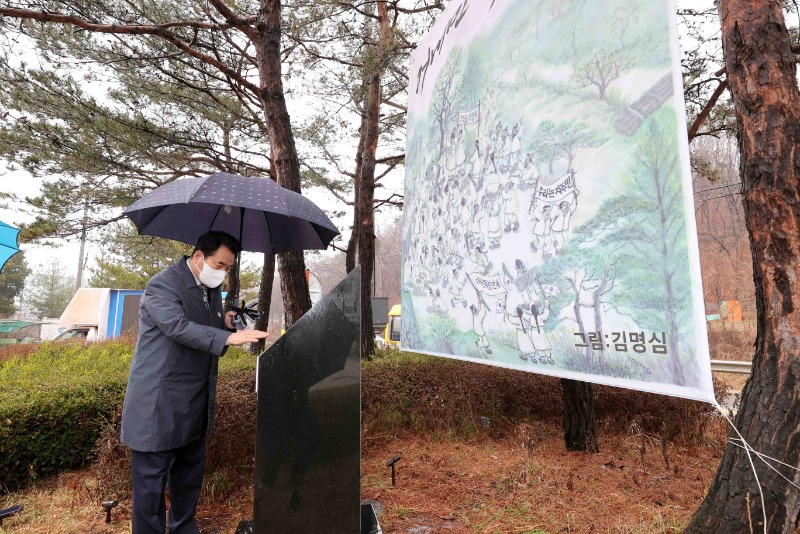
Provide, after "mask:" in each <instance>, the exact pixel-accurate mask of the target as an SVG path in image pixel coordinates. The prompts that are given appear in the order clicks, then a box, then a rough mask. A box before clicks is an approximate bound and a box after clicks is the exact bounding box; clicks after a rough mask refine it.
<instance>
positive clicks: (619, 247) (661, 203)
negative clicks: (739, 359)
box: [401, 0, 714, 402]
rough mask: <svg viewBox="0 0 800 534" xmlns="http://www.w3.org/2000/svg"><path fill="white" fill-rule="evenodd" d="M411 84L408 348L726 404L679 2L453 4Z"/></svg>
mask: <svg viewBox="0 0 800 534" xmlns="http://www.w3.org/2000/svg"><path fill="white" fill-rule="evenodd" d="M409 75H410V83H409V107H408V131H407V150H406V195H405V213H404V225H403V282H402V313H403V322H402V333H401V343H402V346H403V348H404V349H405V350H412V351H418V352H422V353H427V354H434V355H438V356H444V357H452V358H459V359H466V360H471V361H477V362H482V363H487V364H492V365H499V366H503V367H509V368H514V369H522V370H526V371H532V372H537V373H544V374H551V375H555V376H562V377H567V378H573V379H579V380H587V381H591V382H597V383H604V384H610V385H616V386H622V387H629V388H634V389H641V390H646V391H653V392H658V393H664V394H670V395H675V396H681V397H687V398H694V399H700V400H706V401H710V402H713V398H714V397H713V389H712V385H711V369H710V364H709V354H708V341H707V338H706V330H705V321H704V319H705V313H704V308H703V299H702V288H701V283H700V267H699V257H698V250H697V236H696V230H695V221H694V212H693V209H692V206H693V203H692V188H691V175H690V169H689V151H688V144H687V141H686V130H685V110H684V108H683V100H682V91H681V89H682V85H681V74H680V57H679V54H678V47H677V31H676V21H675V9H674V5H673V3H672V2H671V1H665V0H656V1H652V0H606V1H603V2H584V1H579V0H564V1H563V2H550V1H543V0H492V1H488V0H487V1H478V0H452V1H451V3H450V4H449V6H448V8H447V10H446V11H445V12H444V13H443V15H442V16H441V18H440V20H439V21H438V22H437V24H436V25H435V26H434V28H433V30H432V31H431V33H430V35H429V36H428V37H427V38H426V39H425V40H424V41H423V42H422V43H421V44H420V45H419V47H418V48H417V50H416V52H415V54H414V55H413V57H412V61H411V65H410V72H409Z"/></svg>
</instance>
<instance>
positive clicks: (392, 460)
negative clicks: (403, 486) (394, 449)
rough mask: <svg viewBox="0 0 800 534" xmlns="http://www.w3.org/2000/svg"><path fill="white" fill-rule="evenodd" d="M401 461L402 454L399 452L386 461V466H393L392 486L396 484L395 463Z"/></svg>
mask: <svg viewBox="0 0 800 534" xmlns="http://www.w3.org/2000/svg"><path fill="white" fill-rule="evenodd" d="M399 461H400V455H399V454H398V455H397V456H395V457H394V458H392V459H391V460H389V461H388V462H386V467H391V468H392V486H394V464H396V463H397V462H399Z"/></svg>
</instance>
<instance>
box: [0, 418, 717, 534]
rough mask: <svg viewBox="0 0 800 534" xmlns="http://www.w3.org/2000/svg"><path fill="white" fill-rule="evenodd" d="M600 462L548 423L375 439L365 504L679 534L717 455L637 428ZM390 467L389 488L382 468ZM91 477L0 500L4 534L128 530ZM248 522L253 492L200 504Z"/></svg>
mask: <svg viewBox="0 0 800 534" xmlns="http://www.w3.org/2000/svg"><path fill="white" fill-rule="evenodd" d="M600 446H601V450H602V452H601V453H600V454H590V455H587V454H581V453H570V452H566V451H565V450H564V445H563V442H562V441H561V437H560V433H559V429H558V427H557V425H556V424H555V423H534V424H523V425H520V426H518V427H517V428H516V430H515V431H513V432H506V435H505V436H504V437H495V438H492V437H491V436H490V435H486V434H482V435H479V436H476V437H474V438H471V439H466V440H465V439H456V438H450V437H432V436H422V435H415V434H403V435H400V436H372V437H370V438H368V439H367V444H366V446H365V447H364V451H363V458H362V498H363V499H373V500H375V501H376V502H377V507H378V508H379V511H381V512H382V513H381V515H380V522H381V526H382V528H383V530H384V532H387V533H415V534H426V533H434V532H446V533H461V532H493V533H495V532H497V533H506V532H514V533H522V532H528V533H538V534H541V533H560V532H621V533H645V532H647V533H651V532H665V533H666V532H679V531H680V529H681V527H682V526H683V525H685V524H686V522H687V521H688V520H689V518H690V517H691V514H692V512H693V511H694V510H695V509H696V508H697V506H698V505H699V504H700V501H701V500H702V497H703V495H704V493H705V491H706V490H707V488H708V485H709V483H710V481H711V480H712V478H713V475H714V471H715V470H716V466H717V463H718V462H719V455H720V452H721V451H718V450H712V449H711V448H710V447H709V446H707V445H706V446H696V447H687V446H675V445H669V446H668V447H667V449H666V451H664V450H662V446H661V444H660V443H659V442H658V441H657V440H654V439H651V438H648V437H647V436H646V435H642V434H640V433H637V432H636V429H633V430H632V431H631V432H630V434H629V435H604V436H601V440H600ZM396 454H400V455H402V458H401V460H400V461H399V462H398V463H397V467H396V468H397V481H396V486H394V487H392V485H391V472H390V470H389V468H388V467H386V465H385V462H386V461H387V460H388V459H390V458H392V457H393V456H394V455H396ZM93 484H94V482H93V481H92V480H91V479H90V478H89V475H88V472H86V471H77V472H73V473H68V474H65V475H62V476H59V477H54V478H51V479H48V480H46V481H43V482H42V483H41V484H40V485H38V486H37V487H34V488H30V489H28V490H26V491H24V492H20V493H16V494H11V495H5V496H3V497H0V508H2V507H6V506H10V505H12V504H17V503H22V504H24V505H25V510H24V511H23V512H22V513H21V514H19V515H18V516H15V517H13V518H11V519H7V520H5V521H4V522H3V526H2V527H0V532H2V533H6V532H7V533H13V534H32V533H36V534H40V533H42V534H43V533H47V534H49V533H53V534H56V533H59V534H60V533H73V532H74V533H93V534H100V533H103V534H110V533H114V534H116V533H123V532H129V529H130V526H129V524H130V523H129V522H130V502H129V501H123V502H120V505H119V507H118V508H117V509H115V510H114V514H113V522H112V524H111V525H106V524H105V522H104V520H105V515H104V512H103V511H102V509H101V508H100V505H99V502H100V500H102V496H99V495H97V494H96V491H94V490H93ZM251 516H252V490H251V488H242V489H241V490H240V491H238V492H236V494H235V495H234V496H233V497H231V498H229V499H228V500H227V501H226V502H223V503H216V504H213V505H208V504H204V503H203V502H202V501H201V504H200V507H199V510H198V517H199V518H200V519H199V525H200V527H201V531H202V532H203V533H204V534H212V533H220V534H221V533H227V534H233V532H234V531H235V529H236V525H237V524H238V522H239V521H240V520H242V519H247V518H250V517H251Z"/></svg>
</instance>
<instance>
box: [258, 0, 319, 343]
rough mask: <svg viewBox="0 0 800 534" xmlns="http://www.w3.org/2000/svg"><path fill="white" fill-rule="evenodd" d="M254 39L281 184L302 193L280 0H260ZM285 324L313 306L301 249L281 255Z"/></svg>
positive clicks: (279, 263) (268, 128)
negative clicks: (284, 64) (283, 57)
mask: <svg viewBox="0 0 800 534" xmlns="http://www.w3.org/2000/svg"><path fill="white" fill-rule="evenodd" d="M255 26H256V35H255V39H253V43H254V45H255V49H256V57H257V60H258V73H259V78H260V83H261V101H262V103H263V105H264V113H265V115H266V117H267V133H268V135H269V144H270V149H271V151H272V158H273V160H274V165H275V175H276V176H277V181H278V184H279V185H281V186H283V187H285V188H286V189H289V190H291V191H296V192H298V193H300V161H299V159H298V158H297V150H296V148H295V143H294V135H293V133H292V125H291V121H290V119H289V112H288V110H287V108H286V98H285V97H284V94H283V81H282V80H281V48H280V45H281V2H280V0H261V3H260V8H259V10H258V13H257V15H256V24H255ZM278 268H279V271H280V278H281V291H282V292H283V307H284V316H285V320H286V327H287V328H288V327H290V326H291V325H293V324H294V323H295V322H296V321H297V320H298V319H300V317H302V316H303V314H304V313H306V312H307V311H308V310H310V309H311V297H310V296H309V293H308V283H307V281H306V265H305V260H304V259H303V253H302V252H286V253H283V254H279V255H278Z"/></svg>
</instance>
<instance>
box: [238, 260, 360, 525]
mask: <svg viewBox="0 0 800 534" xmlns="http://www.w3.org/2000/svg"><path fill="white" fill-rule="evenodd" d="M359 277H360V274H359V269H356V270H355V271H353V272H351V273H350V275H349V276H348V277H347V278H345V279H344V280H343V281H342V282H341V283H340V284H339V285H338V286H336V288H334V289H333V290H332V291H331V292H330V293H329V294H328V295H327V296H326V297H325V298H323V299H322V300H321V301H320V302H318V303H317V304H316V305H314V307H313V308H312V309H311V311H309V312H308V313H307V314H306V315H305V316H303V318H302V319H300V321H298V322H297V323H295V325H294V326H292V328H290V329H289V330H288V331H287V332H286V334H285V335H284V336H283V337H282V338H280V339H279V340H278V341H277V342H276V343H275V344H274V345H272V346H271V347H270V348H269V349H268V350H267V351H266V352H265V353H264V354H262V355H261V356H259V362H258V363H259V365H258V416H257V417H258V419H257V426H256V472H255V502H254V516H253V526H254V532H255V533H256V534H268V533H273V532H274V533H291V532H304V533H307V532H324V533H326V534H337V533H343V534H344V533H346V534H353V533H356V532H359V530H360V528H359V523H360V495H359V494H360V461H361V449H360V438H361V435H360V434H361V433H360V424H361V361H360V320H359V319H360V316H361V313H360V290H359V289H360V281H359Z"/></svg>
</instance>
